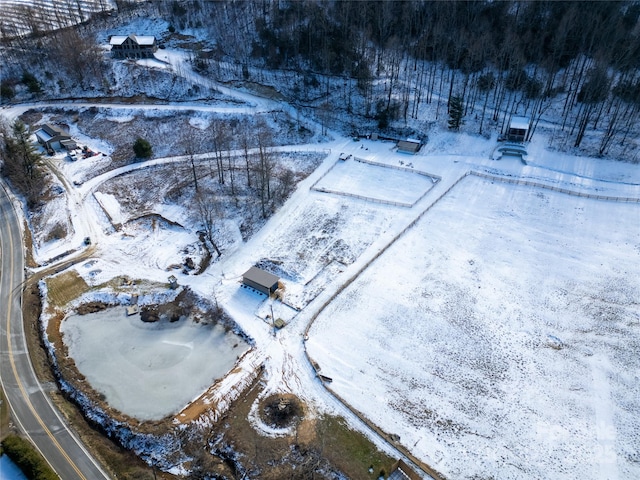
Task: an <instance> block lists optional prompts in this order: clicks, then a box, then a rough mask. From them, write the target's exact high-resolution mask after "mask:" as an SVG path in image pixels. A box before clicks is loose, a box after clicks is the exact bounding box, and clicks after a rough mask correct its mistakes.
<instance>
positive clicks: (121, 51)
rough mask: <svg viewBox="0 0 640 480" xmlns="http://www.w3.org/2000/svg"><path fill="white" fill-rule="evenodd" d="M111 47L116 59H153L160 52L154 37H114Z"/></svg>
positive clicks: (110, 43)
mask: <svg viewBox="0 0 640 480" xmlns="http://www.w3.org/2000/svg"><path fill="white" fill-rule="evenodd" d="M109 45H111V55H112V56H113V57H115V58H153V54H154V53H155V52H156V51H157V50H158V45H157V44H156V37H154V36H153V35H134V34H131V35H112V36H111V37H109Z"/></svg>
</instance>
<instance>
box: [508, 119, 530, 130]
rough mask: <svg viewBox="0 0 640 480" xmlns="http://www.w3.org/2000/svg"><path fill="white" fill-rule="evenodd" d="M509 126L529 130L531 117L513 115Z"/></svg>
mask: <svg viewBox="0 0 640 480" xmlns="http://www.w3.org/2000/svg"><path fill="white" fill-rule="evenodd" d="M509 128H516V129H518V130H529V119H528V118H527V117H512V118H511V123H509Z"/></svg>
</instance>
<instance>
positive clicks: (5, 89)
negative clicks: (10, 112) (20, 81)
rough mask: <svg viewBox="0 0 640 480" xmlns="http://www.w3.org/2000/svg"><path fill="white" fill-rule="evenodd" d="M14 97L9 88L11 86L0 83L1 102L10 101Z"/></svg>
mask: <svg viewBox="0 0 640 480" xmlns="http://www.w3.org/2000/svg"><path fill="white" fill-rule="evenodd" d="M14 95H15V92H14V91H13V88H11V85H9V84H7V83H4V82H2V83H0V98H2V99H3V100H11V99H12V98H13V97H14Z"/></svg>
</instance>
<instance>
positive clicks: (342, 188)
mask: <svg viewBox="0 0 640 480" xmlns="http://www.w3.org/2000/svg"><path fill="white" fill-rule="evenodd" d="M434 181H435V179H434V178H432V177H430V176H428V175H426V174H424V173H423V172H417V171H414V170H412V169H411V168H409V167H406V168H397V167H395V168H394V167H390V166H388V165H381V164H378V165H376V164H371V163H366V162H365V161H363V160H358V159H353V157H352V158H349V159H348V160H340V161H338V162H337V163H336V164H335V165H334V167H333V168H332V169H331V170H330V171H329V172H328V173H327V175H325V176H324V177H323V178H321V179H320V180H319V181H318V182H317V183H316V184H315V185H314V187H313V188H314V189H316V190H319V191H329V192H332V193H339V194H343V195H348V196H353V197H359V198H364V199H368V200H371V201H374V202H383V203H392V204H400V205H402V206H407V207H410V206H412V205H414V204H415V203H416V202H417V201H418V200H419V199H420V198H421V197H422V196H424V194H426V193H427V192H428V191H429V190H430V189H431V187H433V183H434Z"/></svg>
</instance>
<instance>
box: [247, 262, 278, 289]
mask: <svg viewBox="0 0 640 480" xmlns="http://www.w3.org/2000/svg"><path fill="white" fill-rule="evenodd" d="M242 277H243V278H244V279H246V280H251V281H252V282H254V283H257V284H258V285H261V286H263V287H266V288H271V287H273V286H274V285H275V284H276V283H278V280H279V278H278V277H277V276H276V275H273V274H272V273H269V272H265V271H264V270H262V269H260V268H258V267H251V268H250V269H249V270H247V271H246V272H244V274H243V275H242Z"/></svg>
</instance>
